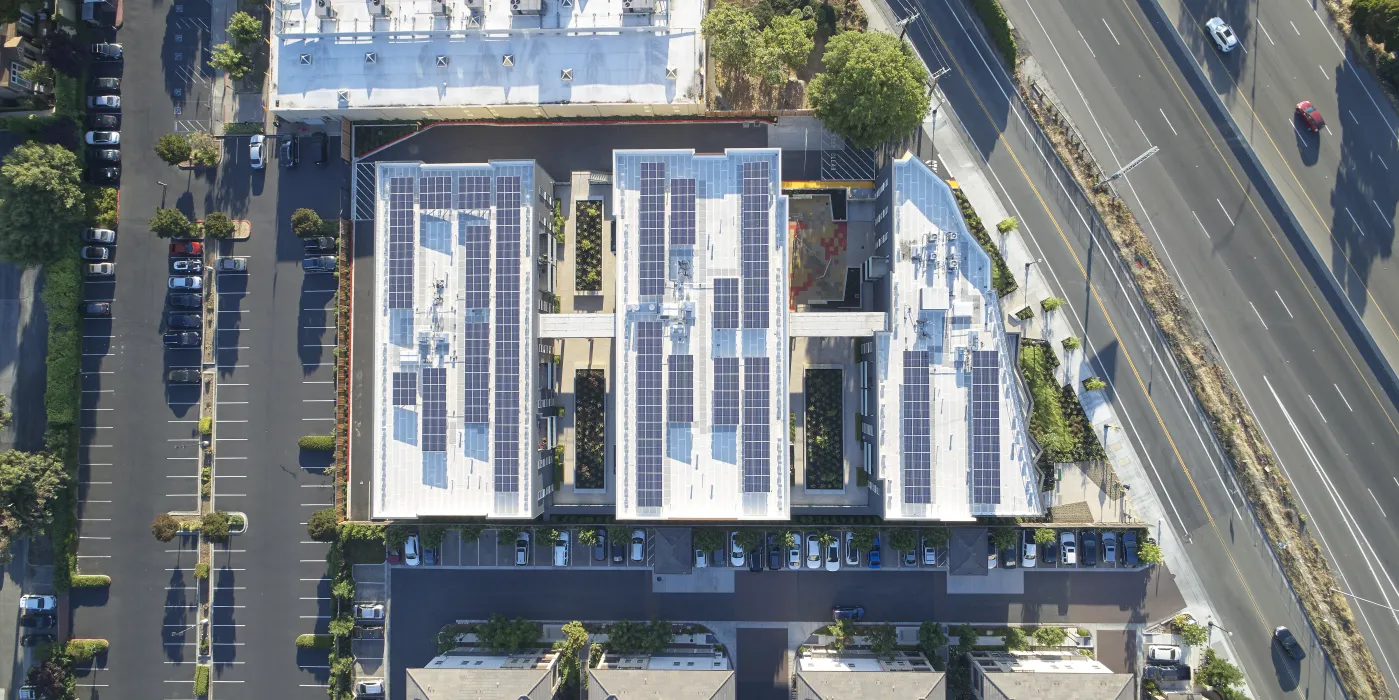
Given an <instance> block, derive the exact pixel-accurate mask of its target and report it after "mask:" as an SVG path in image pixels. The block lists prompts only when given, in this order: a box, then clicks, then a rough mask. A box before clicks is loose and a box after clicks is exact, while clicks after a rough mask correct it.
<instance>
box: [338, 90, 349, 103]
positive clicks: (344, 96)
mask: <svg viewBox="0 0 1399 700" xmlns="http://www.w3.org/2000/svg"><path fill="white" fill-rule="evenodd" d="M335 96H336V97H337V98H339V100H340V101H341V102H349V101H350V91H349V90H338V91H336V93H335Z"/></svg>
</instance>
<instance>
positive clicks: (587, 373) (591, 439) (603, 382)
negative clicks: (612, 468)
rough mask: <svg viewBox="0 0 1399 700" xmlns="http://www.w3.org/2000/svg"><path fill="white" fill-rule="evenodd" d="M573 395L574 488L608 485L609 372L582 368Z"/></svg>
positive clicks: (578, 372) (575, 375)
mask: <svg viewBox="0 0 1399 700" xmlns="http://www.w3.org/2000/svg"><path fill="white" fill-rule="evenodd" d="M573 398H574V410H573V419H574V422H573V488H576V489H602V488H607V474H606V471H605V469H606V449H607V447H606V445H607V374H606V373H605V372H603V370H600V369H580V370H578V371H577V372H576V373H575V374H574V375H573Z"/></svg>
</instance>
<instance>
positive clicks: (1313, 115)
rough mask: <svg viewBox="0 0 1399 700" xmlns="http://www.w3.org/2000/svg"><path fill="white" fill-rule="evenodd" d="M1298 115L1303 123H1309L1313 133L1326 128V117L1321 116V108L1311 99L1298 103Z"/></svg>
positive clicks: (1308, 126)
mask: <svg viewBox="0 0 1399 700" xmlns="http://www.w3.org/2000/svg"><path fill="white" fill-rule="evenodd" d="M1297 116H1298V117H1299V118H1301V120H1302V123H1303V124H1306V125H1307V128H1308V129H1311V130H1312V133H1317V132H1319V131H1321V130H1322V129H1324V128H1326V119H1325V118H1324V117H1322V116H1321V110H1319V109H1317V108H1316V106H1314V105H1313V104H1312V103H1311V102H1310V101H1309V100H1302V101H1301V102H1298V103H1297Z"/></svg>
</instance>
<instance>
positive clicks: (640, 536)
mask: <svg viewBox="0 0 1399 700" xmlns="http://www.w3.org/2000/svg"><path fill="white" fill-rule="evenodd" d="M645 558H646V531H645V530H632V531H631V560H632V561H641V560H642V559H645Z"/></svg>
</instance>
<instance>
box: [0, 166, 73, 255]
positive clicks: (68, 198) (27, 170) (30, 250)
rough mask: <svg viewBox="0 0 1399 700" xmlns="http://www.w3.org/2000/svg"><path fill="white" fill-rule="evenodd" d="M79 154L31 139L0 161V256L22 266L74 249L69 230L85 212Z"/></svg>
mask: <svg viewBox="0 0 1399 700" xmlns="http://www.w3.org/2000/svg"><path fill="white" fill-rule="evenodd" d="M80 179H81V173H80V172H79V168H78V157H77V156H76V155H74V154H73V152H72V151H70V150H68V149H66V148H64V147H62V146H56V145H53V144H43V143H37V142H34V141H30V142H28V143H26V144H24V145H21V146H19V147H18V148H16V149H14V150H13V151H11V152H10V154H9V155H7V156H5V160H4V165H3V166H0V258H4V259H5V260H8V261H10V262H12V263H14V264H16V265H19V266H21V267H30V266H33V265H42V264H44V263H48V262H52V261H54V260H57V259H59V258H61V257H63V256H64V255H71V254H72V246H73V243H74V242H75V241H74V237H73V232H74V231H75V230H77V227H78V226H79V225H80V224H81V222H82V219H83V215H84V213H86V208H87V207H86V202H85V201H84V199H83V192H82V187H81V185H80Z"/></svg>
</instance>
